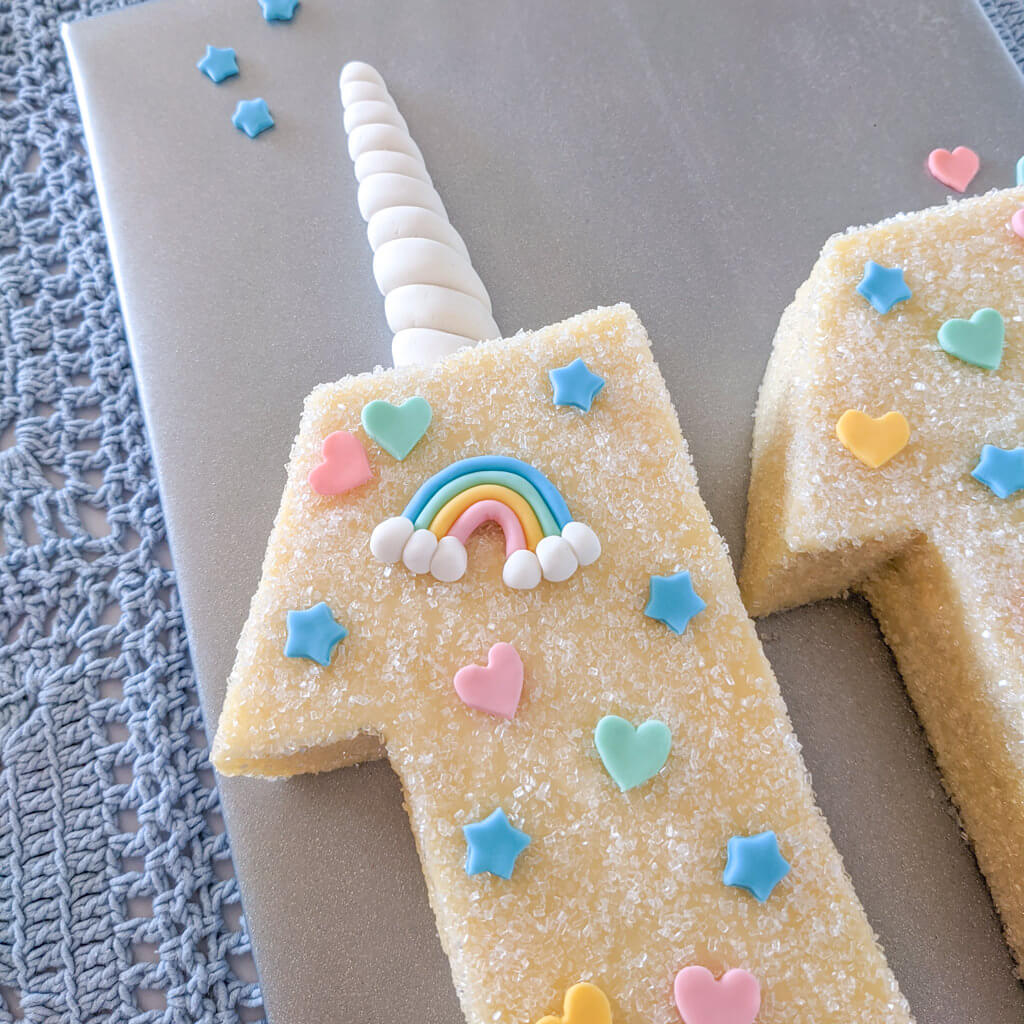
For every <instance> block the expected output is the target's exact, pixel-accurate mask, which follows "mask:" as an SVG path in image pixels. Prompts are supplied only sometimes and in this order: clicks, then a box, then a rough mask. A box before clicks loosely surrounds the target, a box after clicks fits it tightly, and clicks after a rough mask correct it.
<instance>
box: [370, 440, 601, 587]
mask: <svg viewBox="0 0 1024 1024" xmlns="http://www.w3.org/2000/svg"><path fill="white" fill-rule="evenodd" d="M488 522H490V523H497V525H498V526H500V527H501V530H502V533H503V534H504V536H505V567H504V569H503V570H502V579H503V580H504V581H505V583H506V584H507V585H508V586H510V587H514V588H516V589H517V590H529V589H531V588H533V587H536V586H537V585H538V584H539V583H540V581H541V580H542V579H545V580H550V581H552V582H556V583H557V582H560V581H561V580H567V579H568V578H569V577H570V576H572V574H573V573H574V572H575V571H576V569H577V568H578V567H579V566H581V565H590V564H591V563H592V562H593V561H595V560H596V559H597V557H598V556H599V555H600V554H601V542H600V541H599V540H598V539H597V536H596V535H595V533H594V531H593V530H591V529H590V527H589V526H585V525H584V524H583V523H577V522H575V521H574V520H573V518H572V516H571V514H570V513H569V507H568V505H566V503H565V500H564V499H563V498H562V496H561V494H559V493H558V489H557V488H556V487H555V486H554V484H552V483H551V481H550V480H548V478H547V477H546V476H544V474H543V473H541V472H540V470H538V469H536V468H535V467H533V466H531V465H529V464H528V463H526V462H522V461H521V460H519V459H513V458H509V457H508V456H505V455H479V456H476V457H474V458H471V459H462V460H461V461H459V462H454V463H452V465H450V466H448V467H447V468H446V469H443V470H441V472H440V473H436V474H435V475H434V476H432V477H431V478H430V479H429V480H427V481H426V483H424V484H423V485H422V486H421V487H420V488H419V490H417V491H416V493H415V494H414V495H413V496H412V500H411V501H410V502H409V504H408V505H406V507H405V509H404V511H403V512H402V514H401V515H400V516H394V517H393V518H391V519H385V520H384V522H382V523H380V524H379V525H378V526H377V527H376V528H375V529H374V531H373V534H372V535H371V537H370V551H371V552H372V553H373V555H374V557H375V558H377V559H379V560H380V561H382V562H388V563H391V562H398V561H402V562H403V563H404V564H405V566H406V567H407V568H408V569H409V570H410V571H412V572H414V573H417V574H421V573H426V572H429V573H431V575H433V576H434V577H435V578H436V579H439V580H442V581H443V582H445V583H452V582H454V581H455V580H459V579H461V578H462V576H463V575H464V574H465V572H466V564H467V560H468V559H467V554H466V542H467V541H468V540H469V538H470V537H471V536H472V535H473V534H474V533H475V532H476V530H477V529H479V527H481V526H482V525H483V524H484V523H488Z"/></svg>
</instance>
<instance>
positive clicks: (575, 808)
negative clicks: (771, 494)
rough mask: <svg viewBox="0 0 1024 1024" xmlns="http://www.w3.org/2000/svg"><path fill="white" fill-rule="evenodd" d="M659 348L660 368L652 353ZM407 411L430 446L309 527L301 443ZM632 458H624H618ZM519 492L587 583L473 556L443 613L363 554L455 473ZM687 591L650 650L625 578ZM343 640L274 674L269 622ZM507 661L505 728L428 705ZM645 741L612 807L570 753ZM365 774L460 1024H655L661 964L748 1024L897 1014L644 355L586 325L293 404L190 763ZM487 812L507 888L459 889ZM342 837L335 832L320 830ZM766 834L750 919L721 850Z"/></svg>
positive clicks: (436, 597)
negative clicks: (655, 762) (479, 464)
mask: <svg viewBox="0 0 1024 1024" xmlns="http://www.w3.org/2000/svg"><path fill="white" fill-rule="evenodd" d="M667 340H669V341H670V340H671V339H667ZM577 357H579V358H582V359H583V360H584V361H585V362H586V364H587V365H588V366H589V367H591V368H592V369H593V370H594V371H595V372H597V373H600V375H601V376H602V377H603V378H604V379H605V381H606V384H605V387H604V388H603V389H602V391H601V395H600V398H599V400H598V401H595V402H594V404H593V407H592V408H591V410H590V411H589V412H588V413H586V414H581V415H576V414H573V415H567V413H566V410H564V409H560V408H559V407H557V406H555V405H554V404H553V403H552V401H551V386H550V382H549V380H548V376H547V374H548V371H549V370H550V369H551V368H552V367H558V366H565V365H566V364H568V363H570V362H572V360H574V359H575V358H577ZM411 394H418V395H422V396H423V397H424V398H426V399H427V401H429V402H430V405H431V407H432V408H433V410H434V419H433V421H432V423H431V426H430V429H429V430H428V431H427V433H426V434H425V436H424V437H423V439H422V441H420V443H419V444H418V445H417V446H416V448H415V449H414V450H413V451H412V453H411V454H410V455H409V457H408V458H407V459H405V461H403V462H401V463H399V462H396V461H395V460H394V459H392V458H390V456H387V455H385V454H383V453H381V452H379V451H374V450H373V448H372V447H368V452H369V457H370V459H371V461H372V463H373V466H372V468H373V472H374V479H373V482H372V483H371V484H369V485H368V486H366V487H364V488H361V489H359V490H357V491H353V492H351V493H349V494H346V495H343V496H342V497H340V498H323V497H321V496H319V495H317V494H316V493H314V492H313V491H312V490H311V489H310V488H309V486H308V484H307V483H306V476H307V474H308V472H309V469H310V467H311V466H312V465H313V464H314V462H315V461H316V460H317V458H318V457H319V456H318V453H319V448H320V444H321V441H322V438H323V437H324V436H325V435H326V434H328V433H330V432H331V431H334V430H338V429H349V430H358V429H359V428H358V421H359V410H360V409H361V408H362V407H363V405H365V404H366V403H367V402H368V401H370V400H372V399H386V400H388V401H391V402H401V401H403V400H404V399H405V398H406V397H408V396H409V395H411ZM641 438H642V439H643V441H642V443H639V442H638V439H641ZM485 454H502V455H508V456H513V457H517V458H521V459H523V460H525V461H527V462H530V463H532V464H534V465H536V466H537V467H538V468H539V469H540V470H541V471H542V472H544V473H545V474H546V475H547V476H548V477H549V478H550V479H551V480H552V481H553V482H554V484H555V485H556V486H557V487H558V489H559V490H560V492H561V493H562V494H563V495H564V496H565V498H566V500H567V502H568V504H569V508H570V510H571V512H572V514H573V517H574V519H576V520H578V521H581V522H585V523H587V524H588V525H590V526H592V527H593V529H594V530H595V532H596V533H597V535H598V536H599V537H600V539H601V552H600V557H599V558H597V560H596V561H594V562H593V563H592V564H591V565H589V566H587V567H586V569H584V570H580V571H578V572H576V573H574V574H573V575H572V577H571V578H570V579H568V580H566V581H565V582H561V583H550V582H547V581H545V582H542V583H540V585H539V586H537V587H536V588H535V589H532V590H516V589H513V588H511V587H509V586H505V585H504V584H503V583H502V580H501V573H502V566H503V562H504V554H505V553H504V544H503V541H502V538H501V535H500V533H499V532H498V531H497V530H494V529H493V528H491V527H484V528H482V529H481V530H479V531H477V532H476V533H475V534H474V535H473V537H472V538H471V539H470V540H469V541H468V552H469V560H468V567H467V571H466V574H465V575H464V576H463V578H462V579H461V580H459V581H458V582H457V583H451V584H444V583H439V582H438V581H437V580H434V579H433V578H432V577H430V576H429V575H424V576H414V575H412V574H411V573H409V572H406V571H405V570H404V569H403V568H401V566H399V565H391V566H388V565H383V564H382V563H380V562H379V561H377V560H376V559H374V558H373V557H372V555H371V553H370V550H369V544H370V535H371V532H372V531H373V529H374V527H375V526H376V525H377V524H378V523H380V522H383V521H385V520H386V519H388V518H389V517H391V516H394V515H397V514H398V513H399V512H400V511H401V510H402V509H403V508H404V506H405V504H406V503H407V502H408V501H409V499H410V497H411V495H412V494H413V493H414V492H415V491H416V489H417V487H418V486H419V485H420V484H421V483H422V482H423V481H424V480H426V479H427V478H428V477H430V476H431V475H432V474H434V473H436V472H438V471H439V470H441V469H442V468H443V467H445V466H447V465H449V464H450V463H451V462H452V461H453V460H454V459H457V458H465V457H468V456H473V455H485ZM682 570H688V571H689V572H690V573H691V575H692V578H693V580H694V583H695V586H696V587H697V589H698V590H699V591H700V594H701V596H702V597H703V598H704V600H705V601H706V602H707V607H706V608H705V609H704V610H703V611H701V612H700V614H699V615H698V616H696V617H695V618H694V619H693V621H692V622H690V624H689V626H688V628H687V629H686V631H685V633H684V634H682V635H677V634H675V633H673V632H672V631H671V630H669V629H668V628H666V626H665V625H664V624H662V623H661V622H657V621H655V620H653V619H650V618H647V617H645V616H644V614H643V610H644V607H645V604H646V602H647V600H648V583H649V579H650V576H651V575H652V574H653V573H657V574H660V575H665V576H669V575H672V574H674V573H676V572H679V571H682ZM317 600H325V601H327V602H328V603H329V604H330V605H331V607H332V608H338V609H342V608H343V609H344V610H345V624H346V626H347V627H348V629H349V636H348V637H347V638H346V640H345V642H344V644H343V645H341V647H340V648H339V651H338V653H337V655H336V656H335V659H334V660H333V662H332V663H331V665H330V666H329V667H328V668H326V669H323V668H320V667H319V666H314V665H310V664H308V663H300V662H297V661H295V660H286V659H283V658H282V657H281V642H282V637H283V629H284V622H283V614H284V610H285V609H287V608H288V607H291V606H303V607H305V606H308V605H309V604H312V603H314V602H315V601H317ZM510 639H513V640H514V643H515V647H516V650H517V651H518V652H519V654H520V656H521V658H522V661H523V665H524V672H525V682H524V686H523V691H522V696H521V700H520V702H519V704H518V708H517V710H516V713H515V718H514V719H513V720H512V721H502V720H500V719H498V718H496V717H495V716H493V715H486V714H480V713H479V712H477V711H474V710H473V709H471V708H467V707H466V706H465V705H464V704H463V702H462V701H461V700H460V699H459V696H458V694H457V693H456V692H455V690H454V687H453V685H452V679H453V675H454V673H455V672H456V671H457V670H458V669H459V668H460V667H462V666H465V665H469V664H473V663H476V664H482V663H483V662H484V661H485V659H486V655H487V651H488V649H489V648H490V646H491V645H492V644H494V643H495V642H497V641H500V640H510ZM606 715H618V716H620V717H622V718H624V719H627V720H628V721H630V722H633V723H640V722H645V721H648V720H650V719H655V720H657V721H659V722H663V723H664V724H665V726H667V728H668V729H669V731H670V732H671V736H672V746H671V751H670V753H669V755H668V757H667V760H666V761H665V764H664V766H663V767H662V769H661V770H660V771H659V772H658V773H657V774H656V775H655V776H654V777H652V778H651V779H650V780H649V781H647V782H645V783H644V784H643V785H641V786H638V787H637V788H635V789H632V790H630V791H628V792H626V793H622V792H620V790H619V788H618V786H616V784H615V782H614V781H613V780H612V779H611V778H610V776H609V775H608V773H607V772H606V771H605V769H604V767H603V765H602V763H601V759H600V757H599V756H598V753H597V750H596V748H595V746H594V730H595V728H596V726H597V723H598V722H599V721H600V720H601V719H602V718H603V717H605V716H606ZM383 748H386V752H387V756H388V758H389V759H390V761H391V763H392V765H393V766H394V768H395V770H396V772H397V773H398V775H399V776H400V778H401V780H402V783H403V785H404V788H405V793H406V802H407V807H408V810H409V816H410V820H411V823H412V828H413V832H414V834H415V837H416V842H417V846H418V849H419V851H420V855H421V858H422V861H423V869H424V874H425V877H426V882H427V889H428V894H429V897H430V901H431V905H432V906H433V909H434V912H435V914H436V916H437V923H438V929H439V932H440V935H441V941H442V944H443V945H444V948H445V950H446V952H447V954H448V956H449V959H450V961H451V967H452V974H453V977H454V981H455V987H456V990H457V992H458V994H459V997H460V999H461V1001H462V1006H463V1009H464V1012H465V1015H466V1018H467V1021H469V1022H470V1024H526V1022H533V1021H536V1020H538V1019H540V1018H541V1017H543V1016H544V1014H546V1013H558V1012H560V1007H561V1006H562V1000H563V995H564V993H565V992H566V991H567V990H568V989H569V988H570V987H571V986H573V985H574V984H576V983H577V982H580V981H593V982H594V983H595V984H597V985H599V986H600V988H601V989H602V991H603V992H605V993H606V994H607V996H608V998H609V1000H610V1002H611V1006H612V1010H613V1019H614V1021H615V1022H616V1024H678V1021H679V1014H678V1011H677V1009H676V1007H675V1005H674V1000H673V980H674V978H675V977H676V975H677V973H678V972H679V971H680V969H681V968H682V967H684V966H686V965H687V964H701V965H705V966H706V967H708V968H709V969H710V970H712V971H713V972H714V973H715V974H716V976H717V975H720V974H722V973H723V972H724V971H725V970H727V969H729V968H738V967H743V968H746V969H747V970H749V971H751V972H753V973H754V974H755V975H756V976H757V978H758V979H759V981H760V984H761V986H762V990H763V992H764V1005H763V1008H762V1010H761V1014H760V1017H759V1021H760V1024H783V1022H785V1024H823V1022H832V1024H847V1022H848V1024H863V1022H865V1021H871V1022H872V1024H905V1022H907V1021H908V1020H909V1012H908V1009H907V1006H906V1004H905V1002H904V1000H903V998H902V996H901V995H900V993H899V991H898V989H897V986H896V982H895V980H894V979H893V977H892V974H891V973H890V971H889V969H888V967H887V966H886V964H885V960H884V958H883V956H882V953H881V951H880V949H879V948H878V946H877V944H876V942H875V939H874V936H873V935H872V932H871V929H870V926H869V925H868V923H867V921H866V919H865V917H864V913H863V911H862V909H861V907H860V905H859V903H858V902H857V898H856V896H855V895H854V893H853V889H852V887H851V885H850V882H849V879H848V878H847V876H846V874H845V871H844V869H843V865H842V861H841V859H840V857H839V854H838V852H837V851H836V849H835V847H834V846H833V844H832V842H831V840H830V838H829V834H828V828H827V826H826V824H825V822H824V820H823V818H822V817H821V814H820V813H819V812H818V810H817V809H816V808H815V805H814V801H813V795H812V792H811V787H810V781H809V779H808V776H807V772H806V770H805V768H804V765H803V762H802V759H801V757H800V752H799V745H798V743H797V741H796V738H795V736H794V735H793V731H792V728H791V726H790V723H789V719H788V717H787V714H786V709H785V707H784V705H783V703H782V699H781V697H780V694H779V691H778V687H777V685H776V682H775V679H774V677H773V676H772V673H771V669H770V668H769V666H768V664H767V662H766V661H765V658H764V655H763V653H762V651H761V648H760V645H759V643H758V641H757V637H756V634H755V632H754V629H753V626H752V624H751V622H750V620H749V619H748V617H747V615H746V613H745V611H744V608H743V605H742V603H741V601H740V597H739V592H738V589H737V586H736V583H735V580H734V577H733V573H732V568H731V564H730V562H729V560H728V557H727V555H726V553H725V550H724V546H723V544H722V541H721V539H720V537H719V536H718V534H717V533H716V532H715V529H714V527H713V526H712V524H711V522H710V519H709V517H708V513H707V510H706V509H705V507H704V505H703V503H702V502H701V499H700V496H699V494H698V491H697V482H696V477H695V475H694V471H693V467H692V465H691V462H690V458H689V455H688V453H687V449H686V444H685V442H684V440H683V438H682V436H681V434H680V431H679V424H678V421H677V418H676V415H675V411H674V409H673V407H672V404H671V400H670V398H669V396H668V392H667V390H666V388H665V384H664V381H663V380H662V378H661V374H660V373H659V371H658V368H657V366H656V365H655V363H654V361H653V359H652V356H651V351H650V347H649V343H648V340H647V336H646V333H645V332H644V330H643V327H642V325H641V324H640V322H639V320H638V319H637V318H636V315H635V314H634V313H633V312H632V310H630V309H629V308H628V307H626V306H617V307H614V308H611V309H599V310H595V311H593V312H590V313H587V314H584V315H582V316H579V317H577V318H575V319H573V320H569V321H566V322H565V323H562V324H557V325H555V326H553V327H549V328H546V329H545V330H542V331H538V332H536V333H534V334H527V335H523V336H520V337H518V338H516V339H513V340H511V341H504V342H495V343H484V344H481V345H479V346H476V347H474V348H472V349H466V350H464V351H461V352H458V353H456V354H454V355H452V356H450V357H449V358H448V359H446V360H445V361H444V362H443V363H441V364H438V365H435V366H431V367H415V368H413V367H409V368H405V369H401V370H389V371H378V372H376V373H373V374H367V375H364V376H361V377H354V378H350V379H347V380H344V381H341V382H339V383H337V384H330V385H325V386H323V387H320V388H318V389H317V390H316V391H314V392H313V394H312V395H311V396H310V397H309V399H308V400H307V402H306V408H305V413H304V415H303V419H302V425H301V430H300V433H299V436H298V438H297V440H296V442H295V445H294V448H293V451H292V458H291V464H290V467H289V471H288V482H287V485H286V488H285V493H284V498H283V501H282V505H281V509H280V512H279V513H278V517H277V522H276V524H275V527H274V531H273V534H272V536H271V539H270V544H269V547H268V549H267V555H266V559H265V562H264V568H263V578H262V580H261V583H260V586H259V590H258V591H257V593H256V596H255V598H254V599H253V603H252V608H251V611H250V615H249V619H248V622H247V623H246V625H245V629H244V632H243V635H242V638H241V640H240V643H239V651H238V660H237V662H236V665H235V668H234V671H233V673H232V676H231V679H230V682H229V689H228V695H227V699H226V701H225V706H224V711H223V713H222V716H221V720H220V725H219V730H218V734H217V738H216V740H215V744H214V754H213V757H214V761H215V763H216V765H217V767H218V768H219V769H220V770H221V771H222V772H225V773H230V774H240V773H245V774H257V775H267V776H286V775H291V774H294V773H296V772H301V771H324V770H328V769H331V768H335V767H338V766H340V765H344V764H350V763H353V762H356V761H359V760H363V759H366V758H368V757H373V756H379V755H380V754H381V753H382V752H383ZM498 807H500V808H502V810H503V811H504V813H505V814H506V815H507V816H508V819H509V820H510V821H511V822H513V823H514V825H515V827H517V828H519V829H521V830H523V831H524V832H525V833H527V834H528V835H529V836H530V839H531V842H530V845H529V846H528V847H527V848H526V849H524V850H523V851H522V853H521V854H520V855H519V857H518V859H517V860H516V863H515V870H514V871H513V872H512V877H511V878H510V879H508V880H505V879H502V878H497V877H494V876H492V875H489V874H479V875H473V876H468V875H467V874H466V868H465V859H466V844H465V840H464V838H463V831H462V829H463V826H465V825H468V824H472V823H473V822H479V821H481V820H483V819H485V818H486V817H487V816H488V815H489V814H491V813H492V812H493V811H494V810H495V808H498ZM339 813H343V808H339ZM769 829H771V830H774V831H775V832H776V834H777V835H779V837H780V841H782V842H784V843H785V848H786V852H787V856H788V858H789V859H790V860H791V862H792V864H793V870H792V872H791V873H790V875H789V876H788V877H787V879H786V882H785V885H784V886H782V887H780V889H779V891H778V892H777V893H775V894H774V896H773V898H772V899H771V900H770V901H769V902H768V903H767V904H765V905H764V906H761V905H759V904H758V903H757V902H756V901H755V900H753V899H751V897H750V896H749V895H748V894H747V893H746V892H744V891H741V890H737V889H735V888H729V887H727V886H725V885H723V884H722V871H723V869H724V866H725V862H726V861H725V857H726V844H727V842H728V840H729V838H730V837H731V836H734V835H754V834H757V833H760V832H763V831H766V830H769Z"/></svg>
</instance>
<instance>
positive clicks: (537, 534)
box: [429, 484, 544, 551]
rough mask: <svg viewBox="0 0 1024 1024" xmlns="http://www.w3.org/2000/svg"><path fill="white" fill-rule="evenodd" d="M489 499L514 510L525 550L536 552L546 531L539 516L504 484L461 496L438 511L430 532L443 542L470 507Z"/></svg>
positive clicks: (470, 490) (481, 487) (484, 486)
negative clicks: (523, 539) (522, 535)
mask: <svg viewBox="0 0 1024 1024" xmlns="http://www.w3.org/2000/svg"><path fill="white" fill-rule="evenodd" d="M488 499H490V500H492V501H500V502H501V503H502V504H503V505H507V506H508V507H509V508H510V509H512V511H513V512H514V513H515V516H516V518H517V519H518V520H519V523H520V525H521V526H522V528H523V534H524V535H525V537H526V546H527V547H528V548H529V549H530V550H531V551H534V550H536V547H537V545H538V544H539V543H540V542H541V540H542V539H543V538H544V530H543V528H542V527H541V525H540V520H539V519H538V518H537V513H536V512H534V511H533V509H532V508H531V507H530V503H529V502H528V501H527V500H526V499H525V498H524V497H523V496H522V495H521V494H519V493H518V492H516V491H513V490H512V488H511V487H505V486H504V485H502V484H478V485H477V486H476V487H470V488H467V489H466V490H465V491H461V492H459V493H458V494H456V495H455V497H454V498H452V499H451V500H449V501H448V502H446V503H445V504H444V505H443V506H442V507H441V508H440V509H439V510H438V513H437V515H436V516H434V518H433V520H432V521H431V523H430V527H429V529H430V532H431V533H432V534H434V536H435V537H437V538H438V540H440V539H441V538H442V537H444V536H445V535H446V534H447V533H448V531H449V530H450V529H451V528H452V526H454V524H455V521H456V520H457V519H458V518H459V516H460V515H462V513H463V512H465V511H466V509H467V508H469V506H470V505H473V504H475V503H476V502H478V501H487V500H488Z"/></svg>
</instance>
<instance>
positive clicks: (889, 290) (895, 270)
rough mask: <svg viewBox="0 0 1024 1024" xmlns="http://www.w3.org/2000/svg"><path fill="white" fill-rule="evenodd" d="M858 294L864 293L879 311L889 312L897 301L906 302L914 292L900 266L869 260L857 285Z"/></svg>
mask: <svg viewBox="0 0 1024 1024" xmlns="http://www.w3.org/2000/svg"><path fill="white" fill-rule="evenodd" d="M857 294H858V295H863V296H864V298H865V299H867V300H868V302H870V303H871V305H872V306H874V307H875V309H876V310H877V311H878V312H879V313H888V312H889V310H890V309H892V307H893V306H895V305H896V303H897V302H906V301H907V299H909V298H910V296H911V294H912V293H911V291H910V289H909V288H908V287H907V282H906V281H904V280H903V271H902V270H901V269H900V268H899V267H892V268H889V267H883V266H882V265H881V263H876V262H875V261H874V260H868V261H867V263H865V264H864V277H863V278H862V279H861V282H860V284H859V285H857Z"/></svg>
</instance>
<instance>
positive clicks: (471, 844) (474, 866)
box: [462, 807, 530, 878]
mask: <svg viewBox="0 0 1024 1024" xmlns="http://www.w3.org/2000/svg"><path fill="white" fill-rule="evenodd" d="M462 834H463V835H464V836H465V837H466V874H467V875H479V874H480V873H481V872H483V871H489V872H490V873H491V874H492V875H498V876H499V877H500V878H511V877H512V869H513V868H514V867H515V866H516V858H517V857H518V856H519V854H521V853H522V852H523V850H525V849H526V848H527V847H528V846H529V845H530V837H529V836H528V835H527V834H526V833H525V832H521V831H520V830H519V829H517V828H516V827H515V826H514V825H513V824H512V823H511V822H510V821H509V820H508V818H507V817H506V816H505V812H504V811H503V810H502V809H501V808H500V807H499V808H498V809H497V810H496V811H494V812H493V813H492V814H490V815H488V816H487V817H486V818H484V820H483V821H477V822H474V823H473V824H471V825H463V826H462Z"/></svg>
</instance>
